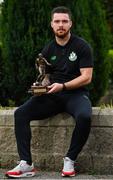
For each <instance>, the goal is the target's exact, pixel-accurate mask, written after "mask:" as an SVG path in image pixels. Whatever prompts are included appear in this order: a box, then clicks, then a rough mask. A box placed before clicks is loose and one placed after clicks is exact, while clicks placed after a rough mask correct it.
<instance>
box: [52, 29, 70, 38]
mask: <svg viewBox="0 0 113 180" xmlns="http://www.w3.org/2000/svg"><path fill="white" fill-rule="evenodd" d="M61 30H62V29H61ZM59 31H60V30H57V32H55V31H54V33H55V36H56V37H58V38H61V39H64V38H65V37H66V36H67V35H68V34H69V31H70V30H68V31H65V30H63V33H61V34H60V33H59Z"/></svg>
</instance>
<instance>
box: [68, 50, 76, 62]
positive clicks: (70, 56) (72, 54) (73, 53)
mask: <svg viewBox="0 0 113 180" xmlns="http://www.w3.org/2000/svg"><path fill="white" fill-rule="evenodd" d="M76 59H77V55H76V53H75V52H73V51H72V52H71V53H70V55H69V60H70V61H75V60H76Z"/></svg>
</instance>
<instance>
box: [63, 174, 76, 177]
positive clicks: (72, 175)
mask: <svg viewBox="0 0 113 180" xmlns="http://www.w3.org/2000/svg"><path fill="white" fill-rule="evenodd" d="M75 175H76V174H70V175H69V174H64V173H62V174H61V176H62V177H74V176H75Z"/></svg>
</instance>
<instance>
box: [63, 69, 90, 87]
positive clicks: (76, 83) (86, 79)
mask: <svg viewBox="0 0 113 180" xmlns="http://www.w3.org/2000/svg"><path fill="white" fill-rule="evenodd" d="M80 72H81V75H80V76H78V77H77V78H75V79H73V80H71V81H69V82H66V83H65V86H66V89H67V90H70V89H76V88H79V87H81V86H84V85H87V84H89V83H90V82H91V80H92V73H93V68H81V69H80Z"/></svg>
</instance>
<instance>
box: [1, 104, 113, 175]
mask: <svg viewBox="0 0 113 180" xmlns="http://www.w3.org/2000/svg"><path fill="white" fill-rule="evenodd" d="M13 114H14V109H13V110H0V166H1V167H3V168H11V167H13V166H14V164H15V163H16V162H17V160H18V159H19V157H18V153H17V148H16V141H15V136H14V118H13ZM74 124H75V123H74V120H73V118H72V117H71V116H69V115H68V114H66V113H62V114H59V115H57V116H54V117H52V118H48V119H45V120H41V121H32V123H31V128H32V145H31V150H32V156H33V161H34V162H35V165H36V166H37V167H38V168H39V169H42V170H44V169H46V170H60V169H61V168H62V158H63V157H64V156H65V153H66V152H67V149H68V146H69V143H70V138H71V134H72V130H73V127H74ZM78 162H79V163H80V170H81V172H83V171H85V172H91V173H95V172H96V174H97V173H100V174H113V110H112V109H108V108H105V109H101V108H96V107H94V108H93V115H92V128H91V133H90V136H89V139H88V141H87V143H86V145H85V146H84V148H83V150H82V152H81V153H80V155H79V157H78Z"/></svg>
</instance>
